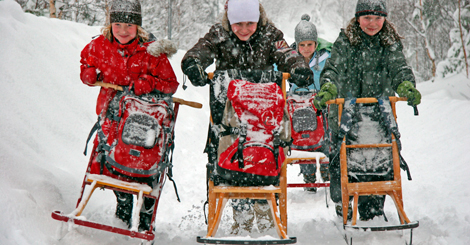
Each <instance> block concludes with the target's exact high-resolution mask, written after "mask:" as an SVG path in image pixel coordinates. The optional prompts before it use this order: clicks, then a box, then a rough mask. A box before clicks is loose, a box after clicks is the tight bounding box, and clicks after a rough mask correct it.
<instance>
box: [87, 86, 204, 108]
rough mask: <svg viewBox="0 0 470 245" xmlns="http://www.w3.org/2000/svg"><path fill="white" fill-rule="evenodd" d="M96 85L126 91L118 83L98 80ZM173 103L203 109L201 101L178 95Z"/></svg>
mask: <svg viewBox="0 0 470 245" xmlns="http://www.w3.org/2000/svg"><path fill="white" fill-rule="evenodd" d="M93 85H94V86H100V87H104V88H112V89H114V90H119V91H124V89H123V88H122V87H121V86H119V85H116V84H111V83H104V82H96V83H95V84H93ZM172 99H173V103H179V104H181V105H187V106H190V107H193V108H197V109H201V108H202V104H201V103H197V102H193V101H186V100H183V99H180V98H176V97H173V98H172Z"/></svg>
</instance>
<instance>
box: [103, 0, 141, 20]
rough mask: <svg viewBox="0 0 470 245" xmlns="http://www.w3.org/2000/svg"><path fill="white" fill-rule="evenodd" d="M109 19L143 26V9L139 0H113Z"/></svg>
mask: <svg viewBox="0 0 470 245" xmlns="http://www.w3.org/2000/svg"><path fill="white" fill-rule="evenodd" d="M109 21H110V22H111V23H115V22H120V23H128V24H135V25H138V26H142V10H141V6H140V2H139V0H113V2H112V3H111V9H110V10H109Z"/></svg>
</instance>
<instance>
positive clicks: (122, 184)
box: [51, 82, 202, 241]
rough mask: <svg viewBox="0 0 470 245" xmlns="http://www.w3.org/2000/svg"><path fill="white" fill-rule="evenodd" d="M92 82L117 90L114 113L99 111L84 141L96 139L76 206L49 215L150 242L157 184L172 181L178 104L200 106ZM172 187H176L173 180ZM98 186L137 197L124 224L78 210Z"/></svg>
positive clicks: (199, 105) (155, 211) (158, 194)
mask: <svg viewBox="0 0 470 245" xmlns="http://www.w3.org/2000/svg"><path fill="white" fill-rule="evenodd" d="M97 85H98V86H104V87H110V88H113V89H116V90H119V91H122V92H121V93H122V95H121V96H116V97H119V99H118V100H117V101H116V103H115V113H114V115H113V117H110V116H109V114H113V113H109V111H111V110H108V112H107V113H106V115H101V116H100V117H99V118H98V122H97V124H95V126H94V128H93V129H92V132H91V133H90V136H89V137H88V140H87V141H89V140H90V138H91V136H92V134H93V133H94V131H96V132H97V140H99V142H100V144H98V145H97V146H95V147H94V149H93V152H92V154H95V155H96V157H95V156H94V155H92V157H91V158H90V161H89V164H88V167H87V171H86V174H85V177H84V179H83V183H82V188H81V193H80V197H79V198H78V201H77V204H76V207H75V210H73V211H72V212H70V213H64V212H61V211H53V212H52V214H51V216H52V218H53V219H55V220H59V221H64V222H68V223H69V224H75V225H79V226H84V227H89V228H93V229H98V230H103V231H108V232H112V233H116V234H121V235H125V236H129V237H132V238H140V239H143V240H147V241H152V240H154V238H155V235H154V233H153V231H154V229H155V227H154V226H153V224H154V221H155V217H156V213H157V207H158V203H159V199H160V194H161V191H162V188H163V186H164V184H165V181H166V178H167V177H168V178H169V179H170V180H171V181H173V180H172V173H171V168H172V153H173V149H174V126H175V122H176V118H177V115H178V111H179V106H180V105H187V106H190V107H194V108H202V105H201V104H199V103H196V102H189V101H185V100H182V99H179V98H174V97H173V98H171V97H162V95H156V94H149V95H144V96H135V95H134V94H133V93H130V92H129V93H128V92H127V90H126V88H123V87H120V86H117V85H112V84H105V83H100V82H97ZM116 116H117V117H118V118H116ZM105 117H106V118H105ZM108 119H109V120H108ZM110 125H111V126H115V128H116V132H114V133H115V135H116V136H112V133H110V132H112V131H110V132H107V129H106V128H113V127H111V126H110ZM98 138H99V139H98ZM98 152H99V153H98ZM85 154H86V149H85ZM174 187H175V191H176V185H175V186H174ZM97 188H100V189H103V190H112V191H114V192H115V193H116V195H117V196H118V194H117V193H120V194H119V195H121V196H122V195H127V196H128V197H129V196H130V198H133V196H136V203H135V205H134V208H133V210H132V213H131V214H126V215H127V216H128V217H129V220H128V223H127V225H128V228H121V227H116V226H114V225H108V224H101V223H98V222H95V221H91V220H88V219H87V218H86V216H84V215H83V211H84V209H85V207H86V205H87V203H88V201H89V200H90V198H91V196H92V194H93V193H94V191H95V190H96V189H97ZM176 195H177V196H178V194H177V193H176ZM118 197H119V196H118ZM178 200H179V198H178ZM131 205H132V203H131ZM144 209H149V210H151V211H150V214H149V215H147V214H144V213H143V212H142V211H143V210H144ZM142 215H147V216H148V217H146V218H147V220H146V221H147V222H146V223H149V224H147V225H143V224H141V223H142V222H141V221H142V218H143V217H141V216H142Z"/></svg>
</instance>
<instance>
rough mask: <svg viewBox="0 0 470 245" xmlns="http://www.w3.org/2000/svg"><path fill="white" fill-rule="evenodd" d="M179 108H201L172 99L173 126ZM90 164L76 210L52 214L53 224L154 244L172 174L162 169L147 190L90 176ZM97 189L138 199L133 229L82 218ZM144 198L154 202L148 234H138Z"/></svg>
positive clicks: (102, 176) (117, 87)
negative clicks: (162, 196)
mask: <svg viewBox="0 0 470 245" xmlns="http://www.w3.org/2000/svg"><path fill="white" fill-rule="evenodd" d="M98 85H99V86H104V87H110V88H113V89H116V90H121V91H122V88H121V87H119V86H116V85H112V84H103V83H101V84H98ZM181 104H182V105H187V106H190V107H194V108H202V105H201V104H199V103H196V102H190V101H185V100H183V99H179V98H173V111H174V115H173V119H172V120H173V121H174V122H176V118H177V114H178V110H179V106H180V105H181ZM173 129H174V128H173ZM173 133H174V132H172V134H173ZM91 162H92V161H91V160H90V163H89V165H88V167H87V172H86V175H85V177H84V180H83V183H82V188H81V194H80V198H79V199H78V201H77V205H76V208H75V210H73V211H72V212H71V213H69V214H65V213H63V212H60V211H54V212H52V214H51V216H52V218H53V219H55V220H59V221H64V222H69V223H73V224H76V225H80V226H85V227H89V228H94V229H99V230H104V231H109V232H113V233H117V234H121V235H125V236H129V237H133V238H140V239H144V240H148V241H151V240H153V239H154V238H155V235H154V233H153V230H154V227H153V223H154V221H155V217H156V213H157V207H158V203H159V200H160V194H161V191H162V188H163V185H164V183H165V180H166V177H167V176H168V178H170V180H171V173H168V171H169V169H168V167H166V168H165V169H163V170H162V171H161V172H160V173H159V174H158V183H157V184H156V185H155V186H154V188H153V189H152V188H151V187H150V186H148V185H146V184H141V183H137V182H128V181H123V180H118V179H115V178H113V177H109V176H105V175H101V174H90V172H89V168H90V165H91ZM87 187H89V188H87ZM97 188H100V189H106V190H113V191H118V192H124V193H129V194H133V195H136V196H137V201H136V205H135V208H134V209H133V213H132V218H131V219H132V221H133V222H132V227H131V228H130V229H126V228H120V227H114V226H111V225H106V224H100V223H97V222H94V221H89V220H87V219H86V218H85V217H83V216H81V215H82V212H83V211H84V209H85V207H86V205H87V203H88V201H89V200H90V198H91V196H92V194H93V193H94V191H95V190H96V189H97ZM144 198H150V199H154V205H153V214H152V219H151V223H150V227H149V230H146V231H142V232H139V231H138V226H139V214H140V210H141V207H142V205H143V202H144Z"/></svg>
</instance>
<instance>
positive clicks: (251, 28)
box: [181, 0, 313, 233]
mask: <svg viewBox="0 0 470 245" xmlns="http://www.w3.org/2000/svg"><path fill="white" fill-rule="evenodd" d="M214 61H215V67H216V71H222V70H229V69H238V70H263V71H269V70H273V64H277V66H278V68H279V71H283V72H289V73H292V74H295V75H297V76H296V77H297V78H300V79H297V80H293V81H292V82H294V83H297V85H299V86H308V85H310V84H311V80H312V76H313V74H312V71H311V70H310V69H309V67H308V65H307V64H306V63H305V62H304V60H303V58H302V56H300V55H299V54H298V53H297V52H296V51H295V50H293V49H291V48H290V47H289V46H288V45H287V43H286V41H285V40H284V38H283V33H282V32H281V31H280V30H279V29H277V28H276V27H275V26H274V24H273V23H272V22H271V21H270V20H269V19H268V18H267V16H266V13H265V11H264V8H263V6H262V5H261V4H260V3H259V1H258V0H228V1H227V2H226V5H225V13H224V16H223V19H222V22H221V23H217V24H215V25H213V26H212V27H211V28H210V30H209V32H208V33H207V34H206V35H205V36H204V37H203V38H201V39H199V41H198V42H197V43H196V44H195V45H194V47H192V48H191V49H190V50H188V52H187V53H186V54H185V56H184V57H183V60H182V62H181V68H182V70H183V73H184V74H185V75H187V76H188V78H189V80H190V81H191V83H192V84H193V85H194V86H205V85H206V84H210V80H209V79H208V77H207V73H206V72H205V69H206V68H207V67H208V66H210V65H211V64H212V63H214ZM211 86H212V85H211ZM213 90H214V89H213V88H212V87H211V105H212V104H213V103H212V102H213V101H212V98H214V94H212V93H213ZM223 111H224V108H223V107H220V108H215V107H212V106H211V116H212V119H213V123H214V124H216V125H217V124H220V123H221V121H222V116H223ZM208 138H209V140H208V144H207V146H206V149H205V152H206V153H207V154H208V159H209V163H210V164H211V165H212V166H215V165H217V162H218V159H217V149H218V145H219V144H218V140H219V139H218V138H217V136H216V134H215V133H214V132H212V131H209V135H208ZM233 203H234V205H233V207H234V220H235V224H234V226H233V233H238V232H239V228H240V225H241V226H243V227H242V228H243V229H245V230H246V231H248V232H251V229H252V224H253V220H254V215H257V217H261V216H264V217H266V216H270V210H269V206H268V205H267V203H266V202H256V203H255V205H252V204H253V203H252V202H248V203H247V202H246V200H238V201H237V202H233ZM253 209H254V210H255V211H256V212H255V213H254V211H253ZM241 213H244V214H245V216H247V217H251V218H248V219H245V220H242V219H241V218H240V217H241V216H242V215H240V214H241ZM269 219H270V222H258V229H259V230H260V231H263V230H264V229H266V228H267V227H273V223H272V217H269ZM257 220H258V221H259V219H257Z"/></svg>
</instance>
